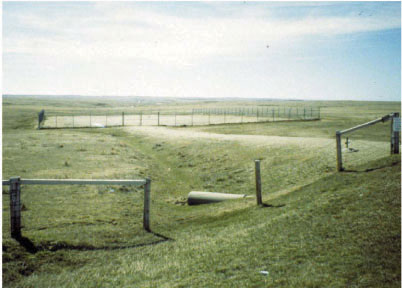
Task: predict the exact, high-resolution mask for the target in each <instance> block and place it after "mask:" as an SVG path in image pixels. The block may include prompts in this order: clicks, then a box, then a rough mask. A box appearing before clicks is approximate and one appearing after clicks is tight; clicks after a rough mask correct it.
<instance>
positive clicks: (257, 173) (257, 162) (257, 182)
mask: <svg viewBox="0 0 402 289" xmlns="http://www.w3.org/2000/svg"><path fill="white" fill-rule="evenodd" d="M255 186H256V193H257V205H262V197H261V172H260V160H255Z"/></svg>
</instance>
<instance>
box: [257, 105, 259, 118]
mask: <svg viewBox="0 0 402 289" xmlns="http://www.w3.org/2000/svg"><path fill="white" fill-rule="evenodd" d="M258 112H259V109H258V107H257V122H258V116H259V115H258Z"/></svg>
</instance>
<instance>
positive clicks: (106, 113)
mask: <svg viewBox="0 0 402 289" xmlns="http://www.w3.org/2000/svg"><path fill="white" fill-rule="evenodd" d="M105 118H106V124H105V127H107V113H106V114H105Z"/></svg>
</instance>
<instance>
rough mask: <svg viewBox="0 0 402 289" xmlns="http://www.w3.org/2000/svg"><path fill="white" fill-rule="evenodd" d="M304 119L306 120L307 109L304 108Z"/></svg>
mask: <svg viewBox="0 0 402 289" xmlns="http://www.w3.org/2000/svg"><path fill="white" fill-rule="evenodd" d="M303 119H304V120H306V108H304V115H303Z"/></svg>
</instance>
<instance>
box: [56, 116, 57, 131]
mask: <svg viewBox="0 0 402 289" xmlns="http://www.w3.org/2000/svg"><path fill="white" fill-rule="evenodd" d="M56 128H57V114H56Z"/></svg>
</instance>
